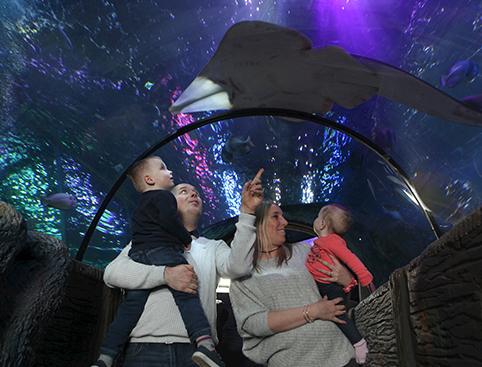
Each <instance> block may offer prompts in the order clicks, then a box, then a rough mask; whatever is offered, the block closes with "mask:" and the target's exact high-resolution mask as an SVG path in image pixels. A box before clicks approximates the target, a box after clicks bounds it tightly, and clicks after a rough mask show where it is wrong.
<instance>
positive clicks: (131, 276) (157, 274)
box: [104, 243, 166, 289]
mask: <svg viewBox="0 0 482 367" xmlns="http://www.w3.org/2000/svg"><path fill="white" fill-rule="evenodd" d="M130 249H131V244H130V243H129V244H128V245H127V246H126V247H125V248H124V249H123V250H122V251H121V253H120V254H119V255H117V257H116V258H115V259H114V260H112V262H111V263H109V264H108V265H107V267H106V268H105V271H104V282H105V284H106V285H107V286H108V287H111V288H125V289H152V288H155V287H158V286H161V285H164V284H166V283H165V281H164V268H165V267H164V266H154V265H144V264H141V263H138V262H135V261H134V260H132V259H131V258H130V257H129V250H130Z"/></svg>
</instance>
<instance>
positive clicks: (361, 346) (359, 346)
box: [353, 339, 368, 364]
mask: <svg viewBox="0 0 482 367" xmlns="http://www.w3.org/2000/svg"><path fill="white" fill-rule="evenodd" d="M353 347H354V348H355V359H356V363H358V364H364V363H365V362H366V360H367V354H368V347H367V341H366V340H365V339H362V340H360V341H359V342H357V343H355V344H353Z"/></svg>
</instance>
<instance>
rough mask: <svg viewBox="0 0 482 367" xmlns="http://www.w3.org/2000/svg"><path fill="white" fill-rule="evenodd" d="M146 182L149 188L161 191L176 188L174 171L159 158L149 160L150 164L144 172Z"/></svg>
mask: <svg viewBox="0 0 482 367" xmlns="http://www.w3.org/2000/svg"><path fill="white" fill-rule="evenodd" d="M144 180H145V182H146V184H148V185H149V186H153V187H156V188H160V189H166V190H168V189H170V188H172V187H173V186H174V180H173V179H172V171H169V170H168V169H167V166H166V164H165V163H164V161H163V160H162V159H161V158H159V157H154V158H151V159H149V164H148V166H147V168H146V171H145V172H144Z"/></svg>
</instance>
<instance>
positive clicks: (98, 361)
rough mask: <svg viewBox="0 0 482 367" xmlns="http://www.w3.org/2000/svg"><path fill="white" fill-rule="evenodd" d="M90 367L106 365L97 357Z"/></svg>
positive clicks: (105, 366)
mask: <svg viewBox="0 0 482 367" xmlns="http://www.w3.org/2000/svg"><path fill="white" fill-rule="evenodd" d="M90 367H107V365H106V364H105V362H104V361H101V360H100V359H98V360H97V361H96V362H95V363H94V364H93V365H92V366H90Z"/></svg>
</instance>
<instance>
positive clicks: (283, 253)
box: [253, 200, 292, 270]
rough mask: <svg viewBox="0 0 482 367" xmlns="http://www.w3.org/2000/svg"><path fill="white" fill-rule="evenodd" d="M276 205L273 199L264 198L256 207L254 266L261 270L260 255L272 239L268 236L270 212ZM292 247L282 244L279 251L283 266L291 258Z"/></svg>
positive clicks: (279, 264)
mask: <svg viewBox="0 0 482 367" xmlns="http://www.w3.org/2000/svg"><path fill="white" fill-rule="evenodd" d="M273 205H275V203H274V202H273V201H272V200H264V201H263V202H262V203H261V204H260V205H258V207H257V208H256V212H255V215H256V219H255V221H254V225H255V226H256V242H255V244H254V254H253V268H254V269H255V270H259V266H258V257H259V256H260V255H261V253H262V251H266V250H267V249H268V248H269V245H270V243H271V239H270V238H269V237H268V230H267V227H268V218H269V216H268V213H269V210H270V209H271V207H272V206H273ZM291 255H292V248H291V245H287V244H284V245H283V246H281V249H280V251H278V263H277V265H278V266H281V265H282V264H283V262H287V261H288V260H289V259H291Z"/></svg>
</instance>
